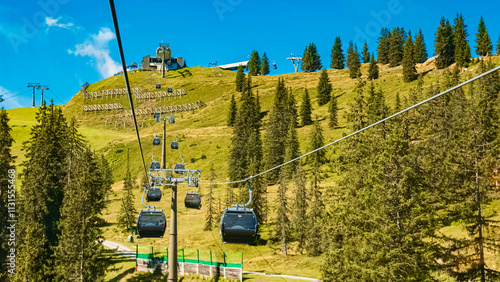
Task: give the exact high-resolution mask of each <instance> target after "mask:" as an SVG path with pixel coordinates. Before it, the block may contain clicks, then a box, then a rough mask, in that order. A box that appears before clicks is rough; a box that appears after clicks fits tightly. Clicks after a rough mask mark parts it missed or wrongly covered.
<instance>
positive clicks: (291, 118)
mask: <svg viewBox="0 0 500 282" xmlns="http://www.w3.org/2000/svg"><path fill="white" fill-rule="evenodd" d="M287 113H288V123H291V124H292V125H293V126H294V127H297V126H299V113H298V112H297V102H296V100H295V95H294V94H293V91H292V88H291V87H290V89H289V90H288V97H287Z"/></svg>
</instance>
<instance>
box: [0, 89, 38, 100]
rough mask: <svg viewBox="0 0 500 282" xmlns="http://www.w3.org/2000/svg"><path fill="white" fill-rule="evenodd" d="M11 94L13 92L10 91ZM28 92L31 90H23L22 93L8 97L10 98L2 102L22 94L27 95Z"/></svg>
mask: <svg viewBox="0 0 500 282" xmlns="http://www.w3.org/2000/svg"><path fill="white" fill-rule="evenodd" d="M12 92H13V91H12ZM12 92H11V93H12ZM28 92H31V89H28V90H25V91H23V92H20V93H17V94H15V95H12V96H10V97H6V98H3V100H4V101H6V100H8V99H10V98H14V97H16V96H19V95H22V94H25V93H28ZM2 95H3V94H2Z"/></svg>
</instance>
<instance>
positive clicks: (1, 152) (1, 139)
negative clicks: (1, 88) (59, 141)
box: [0, 108, 16, 281]
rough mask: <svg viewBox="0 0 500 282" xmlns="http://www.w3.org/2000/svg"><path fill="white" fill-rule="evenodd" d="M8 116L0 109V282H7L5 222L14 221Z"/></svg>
mask: <svg viewBox="0 0 500 282" xmlns="http://www.w3.org/2000/svg"><path fill="white" fill-rule="evenodd" d="M10 131H11V128H10V126H9V116H8V114H7V111H6V110H5V109H3V108H2V109H0V187H1V189H2V190H1V193H0V226H1V229H0V280H1V281H9V278H8V276H9V275H8V273H7V267H6V266H7V255H8V254H10V249H11V247H12V243H11V244H10V246H9V241H8V238H9V237H10V231H9V229H7V227H9V225H10V224H8V222H7V220H9V219H15V218H11V217H10V216H9V212H8V207H9V206H10V207H12V200H11V202H10V204H9V198H11V199H14V198H12V197H15V196H16V195H15V189H12V188H10V187H13V186H11V185H14V186H15V183H14V181H13V179H15V175H14V164H13V163H14V157H13V156H12V154H11V147H12V142H14V140H13V139H12V136H11V134H10Z"/></svg>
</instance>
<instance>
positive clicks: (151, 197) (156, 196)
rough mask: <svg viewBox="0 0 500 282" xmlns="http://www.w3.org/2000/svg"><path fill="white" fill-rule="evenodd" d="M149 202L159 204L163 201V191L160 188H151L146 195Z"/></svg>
mask: <svg viewBox="0 0 500 282" xmlns="http://www.w3.org/2000/svg"><path fill="white" fill-rule="evenodd" d="M146 200H147V201H148V202H158V201H159V200H161V189H160V188H158V187H150V188H149V189H148V191H147V193H146Z"/></svg>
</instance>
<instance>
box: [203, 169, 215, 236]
mask: <svg viewBox="0 0 500 282" xmlns="http://www.w3.org/2000/svg"><path fill="white" fill-rule="evenodd" d="M209 179H210V182H211V183H214V182H215V180H216V179H217V175H216V174H215V169H214V164H213V163H212V164H210V178H209ZM214 189H215V190H217V184H211V185H209V186H208V195H207V202H206V208H207V213H206V215H205V228H203V230H205V231H211V230H212V227H213V226H214V223H215V222H216V220H215V215H216V214H217V212H216V210H215V206H214V205H215V203H214V194H213V192H214Z"/></svg>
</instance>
